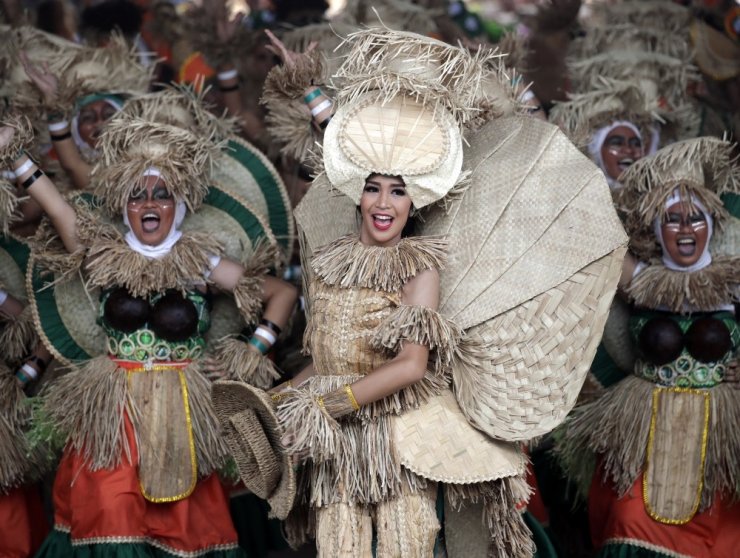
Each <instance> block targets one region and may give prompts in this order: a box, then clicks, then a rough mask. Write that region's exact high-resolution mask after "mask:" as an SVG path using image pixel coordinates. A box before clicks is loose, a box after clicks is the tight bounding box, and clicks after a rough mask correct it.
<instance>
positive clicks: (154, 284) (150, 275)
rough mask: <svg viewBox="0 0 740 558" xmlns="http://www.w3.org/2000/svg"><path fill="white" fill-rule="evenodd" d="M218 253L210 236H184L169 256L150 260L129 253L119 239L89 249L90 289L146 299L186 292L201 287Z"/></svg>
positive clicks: (216, 245)
mask: <svg viewBox="0 0 740 558" xmlns="http://www.w3.org/2000/svg"><path fill="white" fill-rule="evenodd" d="M221 253H222V249H221V246H220V245H219V243H218V242H216V241H215V240H214V239H213V238H212V237H211V236H210V235H208V234H204V233H183V235H182V237H181V238H180V240H178V241H177V243H176V244H175V245H174V246H173V247H172V250H171V251H170V253H169V254H167V255H165V256H164V257H162V258H159V259H150V258H147V257H145V256H143V255H141V254H139V253H138V252H134V251H133V250H131V248H129V246H128V245H127V244H126V242H125V241H124V240H123V236H119V237H118V238H115V239H102V240H100V241H98V242H95V243H93V244H92V245H91V246H90V248H89V250H88V253H87V255H88V258H89V263H88V264H87V273H88V277H89V279H90V282H91V284H92V285H93V286H96V287H109V286H111V285H119V286H122V287H126V289H127V290H128V291H129V293H131V295H132V296H145V295H146V294H147V293H149V292H152V291H161V290H166V289H187V288H191V287H192V286H193V284H197V283H202V282H203V281H204V273H205V272H206V271H207V270H208V269H209V262H210V257H211V256H214V255H220V254H221Z"/></svg>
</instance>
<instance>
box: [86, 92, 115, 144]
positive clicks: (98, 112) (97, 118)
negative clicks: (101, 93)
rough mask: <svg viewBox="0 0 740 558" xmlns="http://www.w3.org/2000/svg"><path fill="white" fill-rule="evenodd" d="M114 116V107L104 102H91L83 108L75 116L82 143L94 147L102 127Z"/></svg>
mask: <svg viewBox="0 0 740 558" xmlns="http://www.w3.org/2000/svg"><path fill="white" fill-rule="evenodd" d="M115 114H116V109H115V107H113V105H111V104H110V103H108V102H106V101H93V102H92V103H88V104H86V105H85V106H83V107H82V108H81V109H80V113H79V114H78V115H77V131H78V132H79V133H80V138H82V141H84V142H85V143H86V144H87V145H89V146H90V147H93V148H94V147H96V146H97V143H98V138H99V137H100V133H101V132H102V131H103V126H104V125H105V123H106V122H107V121H108V120H110V119H111V118H112V117H113V115H115Z"/></svg>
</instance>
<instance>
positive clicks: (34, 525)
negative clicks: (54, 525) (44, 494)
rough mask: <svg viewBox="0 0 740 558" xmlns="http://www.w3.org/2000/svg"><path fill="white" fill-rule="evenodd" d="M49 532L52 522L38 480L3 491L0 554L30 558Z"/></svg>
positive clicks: (6, 557)
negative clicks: (49, 520) (48, 519)
mask: <svg viewBox="0 0 740 558" xmlns="http://www.w3.org/2000/svg"><path fill="white" fill-rule="evenodd" d="M48 532H49V522H48V521H47V520H46V516H45V515H44V507H43V504H42V502H41V487H40V486H39V485H37V484H32V485H26V486H21V487H18V488H14V489H13V490H11V491H10V492H8V493H7V494H2V495H0V556H2V557H3V558H27V557H28V556H31V555H33V554H34V553H35V552H36V551H37V550H38V548H39V547H40V546H41V543H42V542H43V540H44V537H46V535H47V533H48Z"/></svg>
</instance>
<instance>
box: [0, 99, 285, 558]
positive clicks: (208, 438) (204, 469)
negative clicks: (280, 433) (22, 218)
mask: <svg viewBox="0 0 740 558" xmlns="http://www.w3.org/2000/svg"><path fill="white" fill-rule="evenodd" d="M175 97H176V96H175ZM180 97H181V99H180V102H177V99H175V98H173V95H172V93H170V92H163V93H161V94H152V95H150V96H145V97H143V98H137V99H136V101H135V102H133V101H132V104H131V106H130V107H129V108H128V109H126V108H124V110H123V111H122V112H121V113H120V114H119V115H118V117H117V118H115V119H114V120H112V121H111V122H110V123H109V124H108V126H107V127H106V131H105V133H104V134H103V135H102V136H101V138H100V146H101V154H102V155H101V161H100V162H99V163H98V165H97V166H96V170H95V173H94V176H95V186H96V189H95V195H96V197H97V202H96V203H92V204H91V203H90V202H89V198H86V197H84V196H82V197H77V198H74V199H73V201H71V202H70V201H67V200H66V199H65V198H63V197H62V196H61V195H60V194H59V192H58V191H57V190H56V189H55V187H54V185H53V183H52V182H51V181H50V180H49V179H48V177H46V176H45V175H44V173H43V172H42V171H40V170H39V169H38V167H37V166H36V165H35V164H34V163H33V161H32V160H31V159H29V158H28V157H27V155H26V154H25V152H24V150H23V147H24V146H25V145H27V144H28V142H29V140H30V138H29V134H28V128H27V126H26V125H25V124H27V123H25V124H24V119H23V118H22V117H17V118H15V119H14V120H12V121H10V122H8V124H10V125H9V126H6V127H3V128H2V129H1V130H0V134H1V136H0V137H1V138H2V140H1V142H0V143H1V144H2V146H3V149H2V155H3V157H4V161H8V162H11V161H12V167H13V168H14V169H15V170H16V174H17V175H18V176H19V178H18V180H19V182H20V183H21V185H22V186H23V188H25V189H26V191H27V192H28V194H29V195H30V196H32V197H33V198H34V199H35V200H36V201H37V202H38V203H39V204H40V205H41V206H42V207H43V208H44V210H45V211H46V213H47V215H48V216H49V220H48V222H47V223H46V224H44V225H43V226H42V231H41V232H40V235H41V236H39V244H38V245H37V249H38V250H37V252H35V254H34V270H35V272H34V279H35V281H36V282H39V281H40V283H39V284H38V290H37V292H36V293H35V296H36V299H35V316H36V317H37V320H38V327H39V329H40V331H43V332H44V335H45V341H46V342H47V343H48V344H49V348H50V349H51V350H53V351H55V354H59V355H60V357H63V358H65V360H67V361H68V362H70V364H71V368H72V369H71V371H70V372H69V373H68V374H66V375H65V376H63V377H62V378H60V379H59V380H58V381H57V382H55V383H54V384H52V385H51V386H50V387H49V388H48V390H47V392H46V393H45V395H44V396H43V398H42V405H41V407H42V409H43V413H42V415H43V417H44V418H45V420H40V421H39V422H37V423H36V424H35V427H36V429H37V430H41V431H46V432H49V431H51V432H54V433H55V437H56V439H60V438H61V440H63V441H64V442H65V444H66V445H65V448H64V455H63V457H62V460H61V463H60V466H59V470H58V472H57V477H56V480H55V486H54V508H55V518H54V519H55V525H54V530H53V532H52V534H51V535H50V536H49V538H48V539H47V541H46V542H45V544H44V547H43V548H42V550H41V552H40V555H41V556H74V555H75V553H77V552H78V551H80V552H90V551H93V552H95V553H97V554H99V555H101V556H107V555H111V556H112V555H120V552H135V553H158V552H167V553H172V554H178V553H188V554H189V555H196V556H219V557H224V556H240V555H242V551H241V550H240V549H239V548H238V546H237V541H236V533H235V531H234V528H233V525H232V523H231V520H230V517H229V508H228V496H227V493H226V491H225V489H224V488H223V486H222V485H221V482H220V480H219V477H218V472H219V470H222V469H223V468H224V467H225V465H226V464H227V458H228V450H227V448H226V446H225V444H224V442H223V440H222V438H221V437H220V434H219V430H218V427H217V424H216V419H215V416H214V414H213V411H212V408H211V404H210V382H209V380H208V379H207V377H206V375H205V374H204V369H203V367H202V361H203V357H204V355H205V351H206V349H207V346H208V345H207V341H206V337H205V336H206V334H207V332H208V330H209V326H210V324H211V316H212V315H215V314H214V312H215V311H214V310H213V307H212V304H211V303H212V294H211V292H210V287H211V286H213V287H216V288H218V289H219V290H221V291H226V292H231V293H233V295H234V298H235V300H236V305H237V307H238V309H239V311H240V313H241V316H242V317H243V320H244V321H246V322H247V323H249V324H253V325H256V322H258V321H259V318H260V314H262V317H263V318H264V321H265V323H266V324H267V325H263V326H259V327H258V328H257V329H256V331H255V334H254V335H253V336H252V338H251V339H250V343H249V345H247V344H245V343H243V342H240V341H237V340H235V339H230V340H229V341H228V343H229V347H230V354H229V355H228V357H230V358H234V354H233V353H234V352H235V351H234V350H233V349H234V347H236V346H237V345H238V348H239V349H241V353H239V354H241V359H242V363H244V362H247V365H245V366H244V367H243V368H242V370H241V372H242V373H243V375H241V376H239V377H241V378H243V379H245V381H252V380H253V378H251V376H250V374H251V375H256V374H259V373H264V372H265V371H267V377H266V378H265V377H264V375H263V376H262V377H261V381H262V382H267V384H266V385H269V382H271V381H272V378H273V377H274V375H275V370H274V368H273V367H272V366H271V365H270V364H269V361H267V360H266V358H265V357H263V356H262V354H263V353H264V352H267V350H269V347H270V346H271V345H272V343H274V341H275V339H276V336H277V334H276V333H275V332H276V331H277V332H278V333H279V330H280V328H281V327H283V326H284V325H285V324H286V322H287V320H288V317H289V315H290V313H291V311H292V308H293V305H294V302H295V299H296V293H295V289H294V288H293V287H290V286H289V285H287V284H286V283H284V282H282V281H280V280H278V279H275V278H274V277H270V276H267V275H266V270H267V269H268V268H269V267H272V265H274V264H275V262H276V260H275V258H274V257H273V256H272V255H270V254H269V253H268V252H267V251H265V250H259V251H257V250H255V252H254V253H253V255H252V257H251V258H249V259H248V261H247V262H246V263H245V264H244V265H242V264H240V263H237V261H234V260H232V259H230V258H228V257H226V256H225V255H224V249H223V248H222V246H221V243H220V242H219V241H218V240H216V238H217V237H218V235H219V233H220V232H221V229H222V228H224V227H226V226H227V225H228V223H227V220H226V219H225V218H224V219H223V222H222V223H220V224H219V226H218V227H217V228H215V229H213V230H209V231H207V232H205V231H204V232H193V231H192V229H190V230H188V229H186V228H185V226H186V225H187V220H186V214H188V213H192V212H195V211H197V210H198V209H199V208H200V207H201V206H202V205H203V201H204V198H205V197H206V195H211V196H213V197H215V198H221V197H224V196H226V193H224V192H220V193H219V192H215V190H209V189H208V182H209V173H210V168H211V164H212V162H213V157H215V156H216V155H217V154H218V153H219V151H220V147H221V144H220V142H219V141H218V139H219V138H221V137H223V131H222V130H221V128H220V124H219V123H218V121H216V120H215V119H214V118H212V117H211V116H210V115H209V114H208V113H207V112H206V111H205V110H204V109H203V108H202V107H200V104H199V99H198V98H196V97H194V96H193V94H192V93H188V92H181V93H180ZM147 109H149V110H147ZM160 110H161V112H160ZM173 113H174V114H175V115H179V116H182V115H183V114H185V115H186V116H187V117H188V118H186V119H185V120H186V122H189V125H182V126H179V125H175V124H174V123H173V122H175V121H176V119H175V118H174V117H173ZM142 114H145V115H146V116H147V117H146V118H142V116H141V115H142ZM209 199H210V198H209ZM209 203H211V205H212V204H213V203H214V202H209ZM209 207H211V206H209ZM229 207H230V208H231V209H232V210H234V211H236V212H237V213H238V214H239V215H240V216H241V217H240V218H241V219H242V220H249V219H250V217H249V216H250V213H249V210H248V208H247V207H246V206H245V205H243V204H240V203H239V202H238V200H232V201H231V203H230V205H229ZM211 209H213V208H212V207H211ZM204 210H205V209H202V210H201V211H204ZM198 217H200V215H198ZM251 218H252V219H253V220H254V221H253V222H252V223H251V226H255V227H257V226H260V221H259V219H257V218H255V217H254V215H253V214H252V217H251ZM121 222H123V226H121V225H120V223H121ZM117 223H118V224H119V225H118V226H116V224H117ZM245 226H246V225H245ZM122 229H123V230H125V232H123V230H122ZM222 236H223V235H222ZM263 236H264V237H265V239H268V241H269V238H270V234H269V231H266V230H263ZM42 237H43V238H44V239H45V240H43V241H41V238H42ZM226 240H227V241H228V240H230V239H226ZM235 240H236V243H237V244H239V249H246V248H247V246H248V245H247V242H248V239H247V238H246V237H245V238H241V237H239V236H236V238H235ZM273 242H274V241H273ZM237 254H238V252H237ZM244 255H245V257H246V256H247V253H246V252H245V254H244ZM41 270H46V271H47V272H51V273H56V279H55V280H54V281H53V284H51V285H49V284H47V283H46V282H45V281H44V280H43V279H42V278H43V275H42V271H41ZM81 274H82V275H84V277H85V282H84V286H83V284H82V283H79V289H80V290H81V293H82V298H81V299H78V300H80V304H87V305H88V306H89V305H90V302H91V301H94V300H96V299H98V297H99V304H97V305H95V306H96V308H98V312H99V314H98V321H99V327H95V326H94V320H91V322H92V323H88V324H82V325H83V328H82V329H83V330H84V331H86V332H87V333H88V337H81V336H78V337H75V336H74V335H72V333H71V331H72V328H71V325H70V329H66V328H64V327H63V328H62V329H61V330H60V329H58V328H57V329H56V330H53V328H52V330H50V329H48V321H47V318H48V317H49V313H50V312H51V313H52V314H53V313H54V312H56V311H60V312H61V310H60V308H59V306H60V303H61V305H63V302H62V301H61V300H56V301H54V299H53V298H52V299H51V301H47V302H45V303H41V302H39V299H38V297H39V296H42V295H45V296H53V293H56V296H58V297H61V295H60V294H59V293H60V292H61V291H59V290H58V289H63V288H65V286H66V288H68V289H71V288H72V287H73V286H74V284H75V281H78V278H79V277H80V275H81ZM46 281H49V279H48V278H47V279H46ZM34 284H35V285H36V283H34ZM66 292H67V294H68V295H69V293H70V292H72V291H69V290H68V291H66ZM70 300H74V299H73V298H71V297H70V296H65V297H63V301H65V302H66V303H69V302H70ZM263 305H264V312H262V307H263ZM85 310H86V308H85V307H81V308H80V309H78V310H77V312H75V314H76V316H78V318H79V317H80V316H85V315H86V312H85ZM59 316H60V314H57V322H56V323H57V325H59V324H60V323H62V324H63V323H64V321H63V320H62V321H61V322H60V321H59V319H58V318H59ZM52 321H53V320H52ZM90 334H92V337H90ZM96 340H97V342H98V343H97V344H96ZM96 350H99V351H100V352H96ZM88 351H89V353H88ZM101 353H102V354H101ZM219 355H221V356H219ZM86 356H87V360H85V358H86ZM90 357H92V358H90ZM219 358H227V357H226V356H224V355H223V351H222V352H221V353H219V352H218V350H216V359H217V360H218V359H219ZM75 359H77V362H74V363H72V361H73V360H75ZM221 368H222V369H223V368H226V370H227V371H228V370H229V367H224V366H221ZM262 385H265V384H264V383H263V384H262ZM162 448H167V451H165V452H163V451H162Z"/></svg>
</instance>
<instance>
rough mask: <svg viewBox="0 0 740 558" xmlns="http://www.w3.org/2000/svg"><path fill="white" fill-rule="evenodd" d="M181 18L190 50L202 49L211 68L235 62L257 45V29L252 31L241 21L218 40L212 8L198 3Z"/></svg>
mask: <svg viewBox="0 0 740 558" xmlns="http://www.w3.org/2000/svg"><path fill="white" fill-rule="evenodd" d="M182 21H183V23H184V24H185V36H186V37H188V39H189V41H190V43H191V46H192V51H193V52H200V53H202V54H203V56H204V57H205V58H206V60H207V61H208V64H209V65H210V66H211V67H213V68H217V67H219V66H222V65H225V64H236V63H237V62H239V61H240V60H241V59H243V58H244V56H245V55H246V53H248V52H251V51H252V50H253V49H254V48H255V46H256V45H257V37H258V36H259V31H252V30H250V29H248V28H247V27H246V26H245V25H238V26H237V28H236V32H235V33H234V35H233V36H232V37H231V38H230V39H229V40H228V41H222V40H220V39H219V37H218V31H217V22H216V18H215V13H214V11H213V10H208V9H206V8H204V7H202V6H200V7H195V8H193V9H191V10H188V12H187V14H186V16H185V17H184V18H183V20H182Z"/></svg>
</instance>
